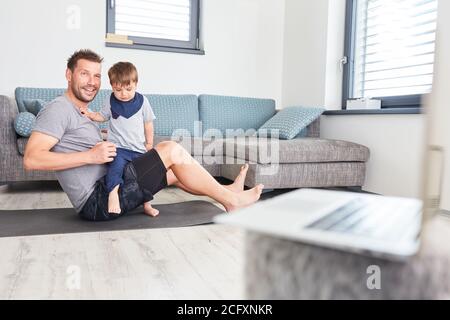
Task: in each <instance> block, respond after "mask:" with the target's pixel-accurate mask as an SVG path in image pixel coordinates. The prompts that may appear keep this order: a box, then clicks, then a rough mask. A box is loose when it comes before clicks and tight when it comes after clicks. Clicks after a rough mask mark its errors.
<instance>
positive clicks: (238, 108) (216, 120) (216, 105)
mask: <svg viewBox="0 0 450 320" xmlns="http://www.w3.org/2000/svg"><path fill="white" fill-rule="evenodd" d="M199 111H200V120H201V121H202V126H203V132H205V131H207V130H211V129H216V130H219V131H220V132H221V133H222V134H226V130H227V129H232V130H239V129H242V130H243V132H242V133H243V134H244V133H245V131H247V130H249V129H254V130H255V131H256V130H258V128H259V127H260V126H261V125H263V124H264V122H266V121H267V120H269V119H270V118H271V117H272V116H273V115H274V114H275V101H274V100H272V99H256V98H243V97H232V96H216V95H200V96H199ZM255 131H253V132H249V133H248V134H246V135H253V134H254V133H255Z"/></svg>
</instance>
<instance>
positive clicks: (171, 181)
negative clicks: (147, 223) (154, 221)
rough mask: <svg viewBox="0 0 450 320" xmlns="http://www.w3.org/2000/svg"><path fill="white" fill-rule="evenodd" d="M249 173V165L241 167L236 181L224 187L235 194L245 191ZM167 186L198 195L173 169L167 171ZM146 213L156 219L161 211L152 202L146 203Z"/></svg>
mask: <svg viewBox="0 0 450 320" xmlns="http://www.w3.org/2000/svg"><path fill="white" fill-rule="evenodd" d="M247 171H248V164H245V165H243V166H242V167H241V171H240V172H239V174H238V176H237V177H236V179H235V180H234V182H233V183H232V184H230V185H224V187H225V188H227V189H228V190H231V191H233V192H241V191H244V181H245V176H246V175H247ZM167 185H169V186H171V185H175V186H177V187H178V188H180V189H182V190H184V191H186V192H188V193H190V194H194V195H198V194H196V193H195V191H194V190H191V189H189V188H188V187H186V186H185V185H184V184H182V183H181V182H180V181H178V179H177V177H176V176H175V174H174V173H173V171H172V170H171V169H169V170H167ZM144 213H145V214H147V215H149V216H152V217H156V216H157V215H158V214H159V210H158V209H155V208H153V207H152V205H151V203H150V201H148V202H146V203H144Z"/></svg>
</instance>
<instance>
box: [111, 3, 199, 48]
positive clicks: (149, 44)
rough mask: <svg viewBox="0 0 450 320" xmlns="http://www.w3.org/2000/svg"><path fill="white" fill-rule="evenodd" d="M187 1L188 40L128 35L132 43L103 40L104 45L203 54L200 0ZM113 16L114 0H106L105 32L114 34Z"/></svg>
mask: <svg viewBox="0 0 450 320" xmlns="http://www.w3.org/2000/svg"><path fill="white" fill-rule="evenodd" d="M189 1H190V2H191V8H192V10H191V17H190V24H191V25H190V36H189V38H190V40H189V41H182V40H170V39H160V38H150V37H138V36H128V39H129V40H131V41H133V44H122V43H114V42H105V43H106V46H107V47H119V48H131V49H144V50H153V51H165V52H178V53H191V54H205V52H204V51H203V50H202V49H200V0H189ZM115 16H116V6H115V0H106V34H115V31H116V28H115Z"/></svg>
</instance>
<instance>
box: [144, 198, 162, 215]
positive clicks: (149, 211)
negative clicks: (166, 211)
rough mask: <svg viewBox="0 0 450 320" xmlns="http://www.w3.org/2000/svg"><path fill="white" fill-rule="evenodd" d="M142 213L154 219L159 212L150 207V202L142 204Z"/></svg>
mask: <svg viewBox="0 0 450 320" xmlns="http://www.w3.org/2000/svg"><path fill="white" fill-rule="evenodd" d="M144 213H145V214H146V215H148V216H152V217H156V216H157V215H158V214H159V210H158V209H155V208H153V207H152V205H151V204H150V202H146V203H144Z"/></svg>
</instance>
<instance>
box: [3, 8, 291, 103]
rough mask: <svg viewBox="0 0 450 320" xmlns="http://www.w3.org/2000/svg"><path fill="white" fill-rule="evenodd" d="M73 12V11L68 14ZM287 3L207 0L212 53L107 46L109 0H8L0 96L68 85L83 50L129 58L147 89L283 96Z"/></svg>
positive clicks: (111, 58) (206, 31)
mask: <svg viewBox="0 0 450 320" xmlns="http://www.w3.org/2000/svg"><path fill="white" fill-rule="evenodd" d="M73 5H75V6H77V7H78V8H79V9H80V10H81V28H80V29H79V30H70V29H68V28H67V22H68V18H70V17H71V12H70V10H71V8H72V7H71V6H73ZM67 10H69V12H68V11H67ZM283 21H284V3H283V2H282V1H279V0H226V1H225V0H206V1H203V8H202V24H203V28H202V30H203V34H202V36H203V43H204V49H205V51H206V55H203V56H202V55H190V54H180V53H167V52H156V51H144V50H131V49H120V48H106V47H105V45H104V36H105V32H106V30H105V25H106V4H105V1H104V0H58V1H55V0H40V1H34V0H15V1H3V2H2V7H1V10H0V39H2V50H1V53H0V94H6V95H10V96H12V95H13V91H14V88H16V87H17V86H32V87H65V86H66V82H65V78H64V71H65V64H66V59H67V58H68V56H69V55H70V54H71V53H72V52H73V51H74V50H76V49H79V48H91V49H93V50H96V51H97V52H98V53H100V54H101V55H103V56H104V57H105V63H104V72H103V73H104V74H103V87H104V88H107V87H108V86H109V81H108V79H107V72H106V71H107V69H108V68H109V67H110V66H111V65H112V64H113V63H115V62H117V61H119V60H129V61H132V62H133V63H135V64H136V66H137V67H138V70H139V71H140V84H139V86H140V90H141V91H142V92H145V93H150V92H154V93H194V94H199V93H214V94H229V95H242V96H255V97H267V98H273V99H275V100H277V102H280V100H281V74H282V60H283V59H282V50H283V43H282V42H283Z"/></svg>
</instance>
